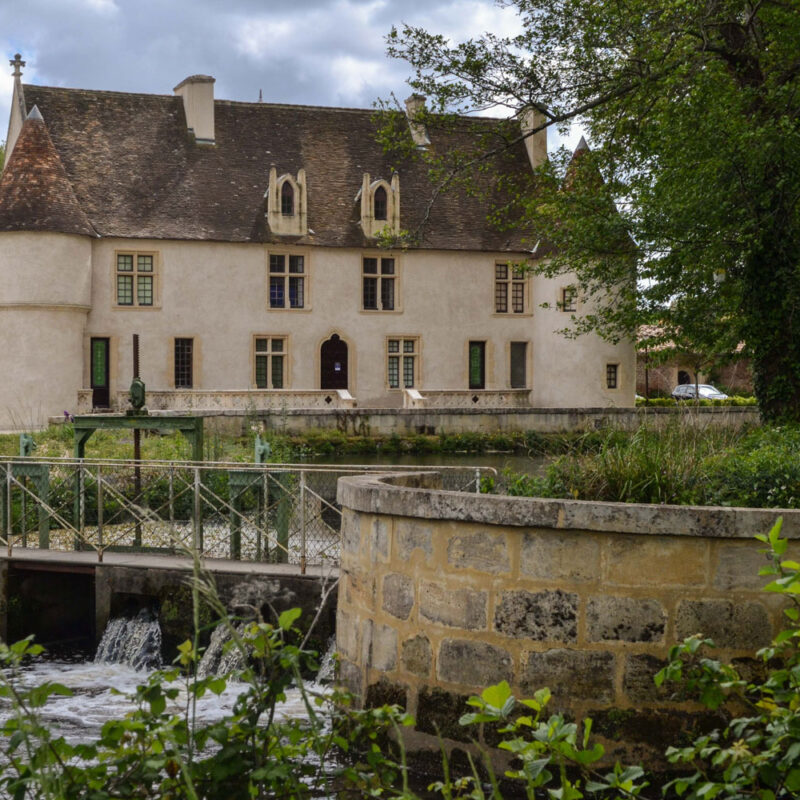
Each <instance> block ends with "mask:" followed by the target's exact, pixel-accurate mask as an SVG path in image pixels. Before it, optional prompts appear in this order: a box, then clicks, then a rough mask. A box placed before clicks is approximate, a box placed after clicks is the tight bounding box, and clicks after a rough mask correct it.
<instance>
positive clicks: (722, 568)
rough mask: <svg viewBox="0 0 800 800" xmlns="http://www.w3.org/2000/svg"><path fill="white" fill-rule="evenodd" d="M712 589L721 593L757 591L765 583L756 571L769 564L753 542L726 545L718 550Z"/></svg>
mask: <svg viewBox="0 0 800 800" xmlns="http://www.w3.org/2000/svg"><path fill="white" fill-rule="evenodd" d="M717 556H718V557H717V563H716V569H715V570H714V588H715V589H720V590H721V591H723V592H728V591H736V590H742V589H744V590H752V591H759V590H760V589H761V588H763V586H764V585H765V584H766V583H767V581H766V579H765V578H764V576H763V575H759V574H758V571H759V570H760V569H761V567H764V566H766V565H767V564H768V563H769V559H768V558H767V556H766V555H765V554H764V553H761V552H759V547H758V546H757V544H756V543H755V542H754V543H752V544H750V543H747V544H744V545H742V546H738V547H737V546H736V545H726V546H724V547H721V548H720V549H719V552H718V554H717Z"/></svg>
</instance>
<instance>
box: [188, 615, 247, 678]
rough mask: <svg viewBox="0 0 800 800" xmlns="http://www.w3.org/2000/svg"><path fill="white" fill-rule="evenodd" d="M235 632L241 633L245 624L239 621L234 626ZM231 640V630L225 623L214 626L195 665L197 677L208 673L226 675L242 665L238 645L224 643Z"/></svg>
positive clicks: (242, 661)
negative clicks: (198, 661)
mask: <svg viewBox="0 0 800 800" xmlns="http://www.w3.org/2000/svg"><path fill="white" fill-rule="evenodd" d="M235 627H236V631H237V633H241V632H242V631H243V630H244V628H245V624H244V623H242V622H240V623H238V624H237V625H236V626H235ZM230 641H231V632H230V629H229V628H228V626H227V625H223V624H222V623H220V624H219V625H217V627H216V628H214V632H213V633H212V634H211V640H210V641H209V643H208V647H207V648H206V650H205V652H204V653H203V655H202V657H201V659H200V663H199V664H198V665H197V677H198V678H207V677H208V676H209V675H227V674H228V673H230V672H233V671H234V670H237V669H241V668H242V667H243V666H244V660H243V658H242V652H241V650H239V648H238V647H235V646H233V645H231V646H230V647H228V648H226V647H225V645H226V644H227V643H228V642H230Z"/></svg>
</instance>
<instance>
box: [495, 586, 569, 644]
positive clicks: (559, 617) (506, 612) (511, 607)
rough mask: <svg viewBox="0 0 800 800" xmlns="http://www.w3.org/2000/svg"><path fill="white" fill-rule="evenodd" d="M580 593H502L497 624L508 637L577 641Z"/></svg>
mask: <svg viewBox="0 0 800 800" xmlns="http://www.w3.org/2000/svg"><path fill="white" fill-rule="evenodd" d="M577 621H578V595H577V594H572V593H571V592H562V591H561V590H560V589H557V590H556V591H553V592H526V591H523V590H519V591H513V592H503V594H502V596H501V598H500V602H499V603H498V605H497V608H496V610H495V614H494V627H495V629H496V630H497V631H499V632H500V633H504V634H505V635H506V636H515V637H524V638H528V639H536V640H537V641H556V642H574V641H575V640H576V639H577V637H578V622H577Z"/></svg>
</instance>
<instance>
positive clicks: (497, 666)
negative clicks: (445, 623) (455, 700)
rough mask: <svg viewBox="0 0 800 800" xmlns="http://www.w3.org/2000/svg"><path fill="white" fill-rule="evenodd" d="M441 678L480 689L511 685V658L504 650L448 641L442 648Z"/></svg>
mask: <svg viewBox="0 0 800 800" xmlns="http://www.w3.org/2000/svg"><path fill="white" fill-rule="evenodd" d="M438 673H439V678H440V679H441V680H443V681H449V682H450V683H463V684H467V685H468V686H474V687H475V688H476V689H478V688H479V687H483V686H488V685H489V684H490V683H497V682H498V681H502V680H507V681H509V683H510V682H511V677H512V676H511V656H510V655H509V653H507V652H506V651H505V650H503V649H502V648H500V647H494V646H493V645H490V644H487V643H486V642H472V641H468V640H466V639H445V640H444V641H443V642H442V643H441V645H440V647H439V659H438Z"/></svg>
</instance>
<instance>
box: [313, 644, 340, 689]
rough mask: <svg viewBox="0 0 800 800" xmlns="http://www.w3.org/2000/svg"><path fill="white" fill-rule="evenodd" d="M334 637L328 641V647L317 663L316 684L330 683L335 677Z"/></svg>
mask: <svg viewBox="0 0 800 800" xmlns="http://www.w3.org/2000/svg"><path fill="white" fill-rule="evenodd" d="M335 656H336V637H335V636H331V638H330V639H328V647H327V649H326V650H325V653H324V654H323V655H322V657H321V658H320V661H319V672H318V673H317V683H331V681H333V680H334V678H335V677H336V658H335Z"/></svg>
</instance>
